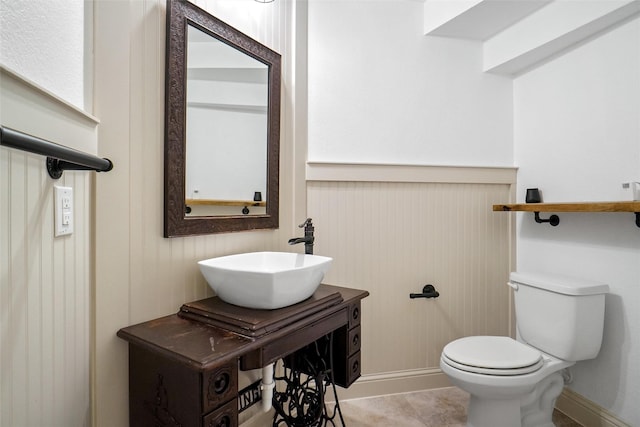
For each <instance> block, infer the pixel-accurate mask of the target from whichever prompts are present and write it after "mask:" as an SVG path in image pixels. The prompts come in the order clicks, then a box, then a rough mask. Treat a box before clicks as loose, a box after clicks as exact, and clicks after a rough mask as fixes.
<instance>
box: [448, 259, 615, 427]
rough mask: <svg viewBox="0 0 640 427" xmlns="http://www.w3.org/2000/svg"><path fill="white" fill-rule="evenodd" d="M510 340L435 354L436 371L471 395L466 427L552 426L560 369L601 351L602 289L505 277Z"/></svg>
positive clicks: (473, 341)
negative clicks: (512, 328) (510, 303)
mask: <svg viewBox="0 0 640 427" xmlns="http://www.w3.org/2000/svg"><path fill="white" fill-rule="evenodd" d="M508 285H509V286H510V287H511V288H512V289H513V291H514V302H515V312H516V326H517V330H518V334H517V338H518V339H517V340H515V339H513V338H510V337H501V336H471V337H464V338H459V339H457V340H455V341H452V342H450V343H449V344H447V345H446V346H445V347H444V349H443V350H442V354H441V357H440V368H441V370H442V372H443V373H445V374H446V375H447V376H448V377H449V379H450V381H451V383H452V384H453V385H455V386H457V387H459V388H461V389H463V390H465V391H467V392H468V393H469V394H470V399H469V408H468V411H467V426H469V427H519V426H523V427H553V423H552V421H551V417H552V415H553V407H554V405H555V401H556V399H557V397H558V396H559V395H560V393H561V392H562V389H563V388H564V377H563V370H564V369H565V368H568V367H569V366H571V365H573V364H575V363H576V362H577V361H580V360H588V359H593V358H594V357H596V356H597V355H598V352H599V351H600V346H601V344H602V333H603V327H604V301H605V294H606V293H607V292H608V291H609V287H608V286H607V285H605V284H602V283H597V282H592V281H587V280H583V279H575V278H568V277H560V276H548V275H541V274H531V273H516V272H514V273H511V275H510V282H509V283H508Z"/></svg>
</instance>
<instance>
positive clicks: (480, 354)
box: [442, 336, 544, 376]
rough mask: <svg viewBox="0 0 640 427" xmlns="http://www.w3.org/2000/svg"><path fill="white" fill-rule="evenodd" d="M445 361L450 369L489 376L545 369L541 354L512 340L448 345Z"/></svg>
mask: <svg viewBox="0 0 640 427" xmlns="http://www.w3.org/2000/svg"><path fill="white" fill-rule="evenodd" d="M442 358H443V360H444V362H446V363H447V364H448V365H450V366H452V367H454V368H456V369H460V370H463V371H467V372H473V373H477V374H485V375H500V376H510V375H524V374H529V373H531V372H535V371H537V370H538V369H540V368H541V367H542V365H543V362H544V360H543V358H542V353H540V351H538V350H536V349H534V348H532V347H529V346H527V345H525V344H522V343H520V342H518V341H516V340H514V339H512V338H509V337H498V336H474V337H465V338H460V339H457V340H455V341H452V342H450V343H449V344H447V345H446V346H445V347H444V349H443V350H442Z"/></svg>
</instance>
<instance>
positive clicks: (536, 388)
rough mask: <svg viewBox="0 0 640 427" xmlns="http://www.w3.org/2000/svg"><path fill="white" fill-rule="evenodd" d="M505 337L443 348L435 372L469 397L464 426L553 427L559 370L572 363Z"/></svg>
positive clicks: (459, 342)
mask: <svg viewBox="0 0 640 427" xmlns="http://www.w3.org/2000/svg"><path fill="white" fill-rule="evenodd" d="M573 364H574V362H567V361H563V360H560V359H558V358H555V357H553V356H551V355H548V354H545V353H542V352H540V351H539V350H537V349H535V348H533V347H530V346H527V345H526V344H523V343H520V342H518V341H516V340H514V339H511V338H509V337H499V336H474V337H466V338H461V339H458V340H455V341H452V342H451V343H449V344H447V346H445V348H444V349H443V351H442V355H441V358H440V368H441V369H442V372H444V373H445V374H446V375H447V376H448V377H449V379H450V381H451V383H452V384H453V385H455V386H457V387H459V388H461V389H463V390H465V391H467V392H469V394H470V399H469V408H468V410H467V426H473V427H489V426H491V427H517V426H527V427H533V426H535V427H543V426H544V427H553V423H552V421H551V416H552V413H553V406H554V405H555V401H556V398H557V397H558V396H559V395H560V393H561V392H562V389H563V386H564V380H563V377H562V370H563V369H564V368H567V367H569V366H571V365H573Z"/></svg>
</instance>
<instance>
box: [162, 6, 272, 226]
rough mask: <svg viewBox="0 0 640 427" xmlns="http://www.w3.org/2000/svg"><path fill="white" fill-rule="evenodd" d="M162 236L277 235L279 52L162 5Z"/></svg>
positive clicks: (204, 16) (196, 11)
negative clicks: (164, 18)
mask: <svg viewBox="0 0 640 427" xmlns="http://www.w3.org/2000/svg"><path fill="white" fill-rule="evenodd" d="M166 61H167V67H166V94H165V96H166V102H165V225H164V235H165V237H174V236H186V235H196V234H209V233H219V232H228V231H242V230H252V229H264V228H278V201H279V198H278V167H279V145H280V144H279V138H280V61H281V58H280V55H279V54H278V53H276V52H274V51H272V50H271V49H269V48H267V47H266V46H264V45H262V44H260V43H258V42H257V41H255V40H253V39H251V38H250V37H248V36H246V35H245V34H243V33H241V32H240V31H238V30H236V29H235V28H233V27H231V26H229V25H227V24H225V23H224V22H222V21H220V20H219V19H217V18H215V17H213V16H211V15H210V14H208V13H207V12H206V11H204V10H202V9H200V8H198V7H197V6H195V5H194V4H192V3H190V2H188V1H186V0H167V53H166Z"/></svg>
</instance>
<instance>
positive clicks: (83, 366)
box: [0, 67, 98, 427]
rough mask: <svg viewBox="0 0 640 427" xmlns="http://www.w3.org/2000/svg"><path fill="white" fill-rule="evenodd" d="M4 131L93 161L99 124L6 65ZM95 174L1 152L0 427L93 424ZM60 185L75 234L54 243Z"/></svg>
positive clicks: (0, 101)
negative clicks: (52, 173) (58, 172)
mask: <svg viewBox="0 0 640 427" xmlns="http://www.w3.org/2000/svg"><path fill="white" fill-rule="evenodd" d="M0 73H1V75H0V124H2V125H3V126H6V127H9V128H12V129H16V130H19V131H21V132H25V133H28V134H31V135H34V136H38V137H40V138H43V139H47V140H50V141H53V142H56V143H58V144H62V145H66V146H68V147H71V148H75V149H78V150H82V151H87V152H90V153H91V154H95V153H96V149H97V131H96V127H97V124H98V123H97V120H96V119H95V118H93V117H91V116H90V115H88V114H86V113H84V112H82V111H80V110H78V109H77V108H75V107H73V106H71V105H69V104H68V103H66V102H64V101H62V100H61V99H59V98H57V97H56V96H54V95H52V94H51V93H49V92H47V91H46V90H44V89H42V88H41V87H39V86H37V85H35V84H33V83H31V82H30V81H28V80H26V79H24V78H22V77H21V76H19V75H17V74H16V73H14V72H12V71H11V70H9V69H7V68H4V67H0ZM94 174H95V173H94V172H85V171H66V172H64V174H63V176H62V178H61V179H59V180H54V179H52V178H50V177H49V174H48V173H47V170H46V168H45V157H44V156H39V155H36V154H29V153H25V152H23V151H20V150H16V149H12V148H7V147H0V316H1V317H0V384H1V386H0V426H1V427H12V426H52V427H55V426H89V425H90V420H91V417H90V376H91V371H90V361H91V338H90V332H91V325H92V315H91V301H92V299H91V294H92V280H93V279H92V261H91V260H92V256H93V247H92V245H93V243H92V237H91V236H92V228H93V224H92V203H93V202H92V197H93V178H92V177H93V175H94ZM54 185H62V186H68V187H72V188H73V196H74V210H73V216H74V228H73V234H71V235H67V236H61V237H54V222H53V220H54V209H53V194H54Z"/></svg>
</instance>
